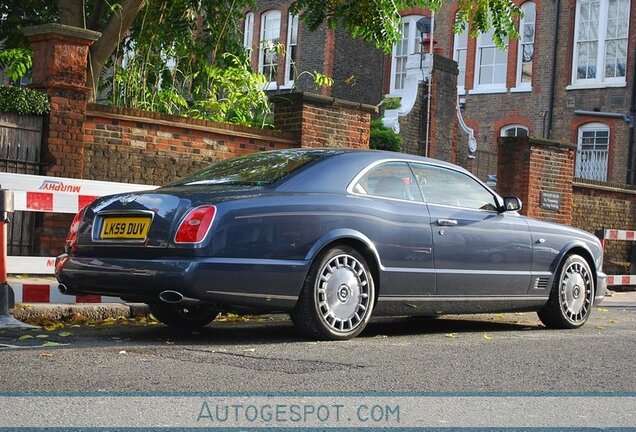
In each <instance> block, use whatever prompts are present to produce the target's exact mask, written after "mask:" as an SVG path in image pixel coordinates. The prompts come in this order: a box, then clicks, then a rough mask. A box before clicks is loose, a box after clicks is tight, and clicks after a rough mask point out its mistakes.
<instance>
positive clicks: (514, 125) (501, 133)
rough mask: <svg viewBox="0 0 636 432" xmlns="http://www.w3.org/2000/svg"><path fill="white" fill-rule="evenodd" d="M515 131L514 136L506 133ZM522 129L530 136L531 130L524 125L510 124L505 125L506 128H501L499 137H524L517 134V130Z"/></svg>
mask: <svg viewBox="0 0 636 432" xmlns="http://www.w3.org/2000/svg"><path fill="white" fill-rule="evenodd" d="M511 129H514V130H515V134H514V135H507V134H506V132H508V131H509V130H511ZM519 129H522V130H525V131H526V135H525V136H530V130H529V129H528V128H527V127H525V126H524V125H521V124H509V125H505V126H504V127H502V128H501V130H500V131H499V136H502V137H518V136H523V135H518V134H517V130H519Z"/></svg>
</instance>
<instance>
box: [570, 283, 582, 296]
mask: <svg viewBox="0 0 636 432" xmlns="http://www.w3.org/2000/svg"><path fill="white" fill-rule="evenodd" d="M580 295H581V288H579V286H578V285H574V288H573V289H572V297H574V298H575V299H578V298H579V296H580Z"/></svg>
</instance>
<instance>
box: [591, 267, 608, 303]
mask: <svg viewBox="0 0 636 432" xmlns="http://www.w3.org/2000/svg"><path fill="white" fill-rule="evenodd" d="M606 293H607V275H606V274H605V273H603V272H598V273H597V275H596V292H595V293H594V305H598V304H599V303H600V302H601V301H602V300H603V299H604V298H605V294H606Z"/></svg>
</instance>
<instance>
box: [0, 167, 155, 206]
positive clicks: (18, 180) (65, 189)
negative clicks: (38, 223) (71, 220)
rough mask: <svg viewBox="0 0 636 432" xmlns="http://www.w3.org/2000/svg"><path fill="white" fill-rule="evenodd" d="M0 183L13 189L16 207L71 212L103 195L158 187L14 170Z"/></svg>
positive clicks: (2, 175) (3, 187)
mask: <svg viewBox="0 0 636 432" xmlns="http://www.w3.org/2000/svg"><path fill="white" fill-rule="evenodd" d="M0 186H2V189H7V190H11V191H13V204H14V208H15V210H21V211H36V212H50V213H71V214H75V213H77V212H78V211H79V210H80V209H81V208H82V207H84V206H86V205H88V204H90V203H92V202H93V201H95V200H96V199H97V198H99V197H101V196H104V195H111V194H116V193H122V192H135V191H141V190H152V189H156V188H157V186H149V185H142V184H131V183H115V182H102V181H95V180H80V179H70V178H63V177H47V176H36V175H29V174H13V173H0Z"/></svg>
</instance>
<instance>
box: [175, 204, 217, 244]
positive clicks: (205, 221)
mask: <svg viewBox="0 0 636 432" xmlns="http://www.w3.org/2000/svg"><path fill="white" fill-rule="evenodd" d="M215 214H216V207H214V206H210V205H205V206H201V207H197V208H194V209H192V210H190V211H189V212H188V214H186V215H185V217H184V218H183V220H182V221H181V223H180V224H179V228H178V229H177V234H176V235H175V236H174V242H175V243H191V244H193V243H201V242H202V241H203V239H204V238H205V236H206V234H207V233H208V231H210V227H211V226H212V222H214V215H215Z"/></svg>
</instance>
